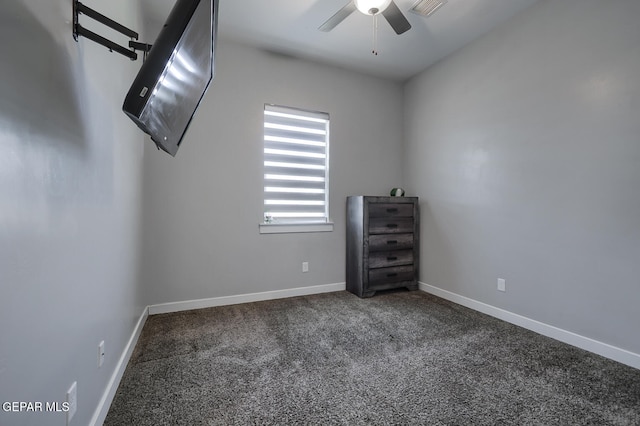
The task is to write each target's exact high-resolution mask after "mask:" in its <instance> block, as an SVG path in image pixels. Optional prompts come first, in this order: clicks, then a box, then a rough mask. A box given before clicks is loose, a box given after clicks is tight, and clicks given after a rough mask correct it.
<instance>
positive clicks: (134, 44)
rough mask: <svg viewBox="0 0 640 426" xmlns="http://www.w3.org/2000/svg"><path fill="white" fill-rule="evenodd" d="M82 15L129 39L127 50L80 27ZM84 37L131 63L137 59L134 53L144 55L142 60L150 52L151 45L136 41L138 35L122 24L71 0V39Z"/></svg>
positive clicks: (76, 0) (76, 39) (75, 0)
mask: <svg viewBox="0 0 640 426" xmlns="http://www.w3.org/2000/svg"><path fill="white" fill-rule="evenodd" d="M80 14H83V15H86V16H87V17H88V18H91V19H93V20H95V21H97V22H99V23H101V24H103V25H106V26H107V27H109V28H111V29H113V30H116V31H117V32H119V33H121V34H124V35H126V36H127V37H129V38H131V40H130V41H129V49H127V48H126V47H124V46H122V45H120V44H118V43H115V42H113V41H111V40H109V39H107V38H104V37H102V36H101V35H99V34H96V33H94V32H93V31H91V30H88V29H86V28H85V27H83V26H82V25H80V22H79V15H80ZM81 36H82V37H86V38H88V39H89V40H91V41H94V42H96V43H98V44H101V45H102V46H104V47H106V48H107V49H109V51H110V52H116V53H119V54H121V55H124V56H126V57H127V58H129V59H131V60H132V61H135V60H136V59H138V54H137V53H136V51H141V52H143V53H144V58H146V57H147V53H149V50H151V45H150V44H146V43H140V42H138V41H136V40H138V33H137V32H135V31H133V30H131V29H129V28H127V27H125V26H124V25H122V24H119V23H118V22H116V21H114V20H113V19H111V18H108V17H106V16H104V15H103V14H101V13H99V12H96V11H95V10H93V9H91V8H90V7H88V6H85V5H84V4H82V3H80V1H78V0H73V39H74V40H75V41H78V37H81Z"/></svg>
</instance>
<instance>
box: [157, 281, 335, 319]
mask: <svg viewBox="0 0 640 426" xmlns="http://www.w3.org/2000/svg"><path fill="white" fill-rule="evenodd" d="M345 288H346V283H335V284H323V285H314V286H310V287H297V288H289V289H286V290H274V291H264V292H260V293H248V294H239V295H235V296H223V297H212V298H210V299H197V300H185V301H182V302H171V303H160V304H157V305H149V315H155V314H166V313H169V312H179V311H189V310H191V309H202V308H212V307H214V306H225V305H237V304H239V303H249V302H260V301H262V300H273V299H284V298H286V297H295V296H306V295H308V294H319V293H330V292H333V291H342V290H344V289H345Z"/></svg>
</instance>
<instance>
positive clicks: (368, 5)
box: [355, 0, 391, 15]
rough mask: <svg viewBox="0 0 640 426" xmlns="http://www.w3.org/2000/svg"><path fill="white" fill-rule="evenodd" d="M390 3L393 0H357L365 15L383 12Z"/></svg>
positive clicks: (356, 2) (360, 9)
mask: <svg viewBox="0 0 640 426" xmlns="http://www.w3.org/2000/svg"><path fill="white" fill-rule="evenodd" d="M390 3H391V0H355V4H356V7H357V8H358V10H359V11H360V12H362V13H364V14H365V15H377V14H378V13H382V12H383V11H384V10H385V9H386V8H387V7H388V6H389V4H390Z"/></svg>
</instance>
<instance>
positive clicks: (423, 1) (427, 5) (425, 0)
mask: <svg viewBox="0 0 640 426" xmlns="http://www.w3.org/2000/svg"><path fill="white" fill-rule="evenodd" d="M446 2H447V0H420V1H418V3H416V4H415V5H414V6H413V7H412V8H411V12H413V13H417V14H418V15H422V16H424V17H429V16H431V15H433V14H434V13H435V11H436V10H438V9H440V8H441V7H442V6H443V5H444V4H445V3H446Z"/></svg>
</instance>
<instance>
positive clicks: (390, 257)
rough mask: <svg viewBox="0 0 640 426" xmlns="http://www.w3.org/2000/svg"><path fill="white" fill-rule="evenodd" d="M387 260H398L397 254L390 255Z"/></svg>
mask: <svg viewBox="0 0 640 426" xmlns="http://www.w3.org/2000/svg"><path fill="white" fill-rule="evenodd" d="M387 260H398V258H397V257H396V256H388V257H387Z"/></svg>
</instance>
